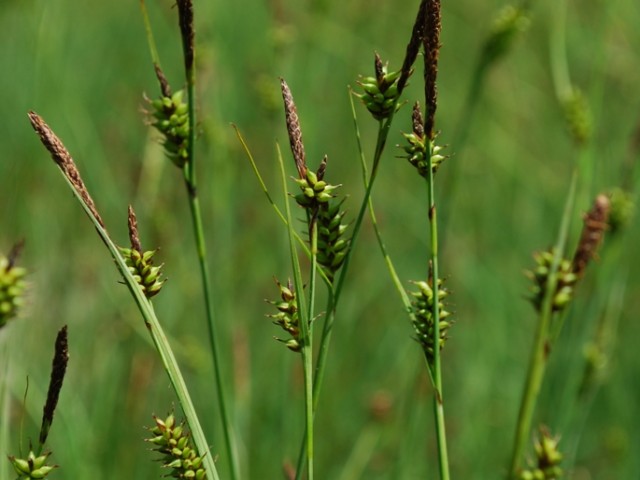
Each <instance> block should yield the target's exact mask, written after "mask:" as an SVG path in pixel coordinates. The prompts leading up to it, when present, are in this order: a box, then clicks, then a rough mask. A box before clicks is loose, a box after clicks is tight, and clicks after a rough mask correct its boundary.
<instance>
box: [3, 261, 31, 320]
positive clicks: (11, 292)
mask: <svg viewBox="0 0 640 480" xmlns="http://www.w3.org/2000/svg"><path fill="white" fill-rule="evenodd" d="M10 257H11V256H10ZM14 262H15V259H14V260H12V259H11V258H7V257H5V256H2V255H0V328H2V327H4V326H5V325H6V323H7V322H8V321H9V320H11V319H12V318H14V317H15V316H16V315H17V314H18V310H19V309H20V307H21V306H22V304H23V302H24V291H25V288H26V282H25V280H24V277H25V276H26V274H27V271H26V270H25V269H24V268H22V267H17V266H15V264H14Z"/></svg>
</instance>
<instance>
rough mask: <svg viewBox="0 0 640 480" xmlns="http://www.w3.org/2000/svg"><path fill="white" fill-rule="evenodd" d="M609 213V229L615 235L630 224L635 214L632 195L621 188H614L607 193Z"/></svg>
mask: <svg viewBox="0 0 640 480" xmlns="http://www.w3.org/2000/svg"><path fill="white" fill-rule="evenodd" d="M609 199H610V201H611V211H610V212H609V229H610V231H611V234H612V235H615V234H617V233H619V232H621V231H622V230H624V229H625V228H626V227H628V226H629V224H630V223H631V219H632V218H633V214H634V213H635V204H634V202H633V195H632V194H631V193H630V192H627V191H625V190H623V189H621V188H614V189H613V190H611V192H610V193H609Z"/></svg>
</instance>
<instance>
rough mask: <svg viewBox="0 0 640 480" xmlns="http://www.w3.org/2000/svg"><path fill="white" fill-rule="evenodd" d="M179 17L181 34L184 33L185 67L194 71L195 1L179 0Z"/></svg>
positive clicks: (189, 70) (188, 70)
mask: <svg viewBox="0 0 640 480" xmlns="http://www.w3.org/2000/svg"><path fill="white" fill-rule="evenodd" d="M177 4H178V17H179V21H180V34H181V35H182V50H183V52H184V67H185V70H186V71H187V72H192V71H193V58H194V52H195V48H194V38H195V30H194V28H193V1H192V0H178V1H177Z"/></svg>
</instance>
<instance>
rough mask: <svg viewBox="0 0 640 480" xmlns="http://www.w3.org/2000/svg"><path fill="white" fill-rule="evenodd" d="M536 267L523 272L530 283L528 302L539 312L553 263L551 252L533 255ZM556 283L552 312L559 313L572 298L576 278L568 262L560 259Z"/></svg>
mask: <svg viewBox="0 0 640 480" xmlns="http://www.w3.org/2000/svg"><path fill="white" fill-rule="evenodd" d="M533 258H534V260H535V262H536V266H535V267H534V269H533V270H531V271H527V272H525V275H527V276H528V277H529V278H530V279H531V280H532V281H533V286H532V287H531V296H530V297H529V300H531V303H533V306H534V308H535V309H536V310H537V311H540V309H541V308H542V302H543V301H544V297H545V295H546V289H547V279H548V278H549V272H550V270H551V265H552V263H553V251H552V250H549V251H545V252H538V253H535V254H534V255H533ZM556 275H557V277H558V282H557V284H556V291H555V293H554V295H553V300H552V310H553V311H554V312H559V311H561V310H562V309H564V307H566V306H567V305H568V304H569V303H570V302H571V299H572V298H573V290H574V286H575V284H576V282H577V281H578V276H577V275H576V274H575V273H574V271H573V265H572V263H571V262H570V261H569V260H566V259H561V260H560V265H558V271H557V273H556Z"/></svg>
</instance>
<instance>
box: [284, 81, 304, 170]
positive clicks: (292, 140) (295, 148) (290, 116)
mask: <svg viewBox="0 0 640 480" xmlns="http://www.w3.org/2000/svg"><path fill="white" fill-rule="evenodd" d="M280 87H281V88H282V99H283V100H284V114H285V118H286V122H287V132H288V133H289V144H290V145H291V153H293V159H294V160H295V162H296V169H297V170H298V175H299V176H300V178H305V177H306V176H307V161H306V159H305V154H304V144H303V143H302V130H301V129H300V119H299V118H298V110H297V109H296V104H295V102H294V101H293V95H291V90H290V89H289V85H287V82H285V80H284V78H281V79H280Z"/></svg>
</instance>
